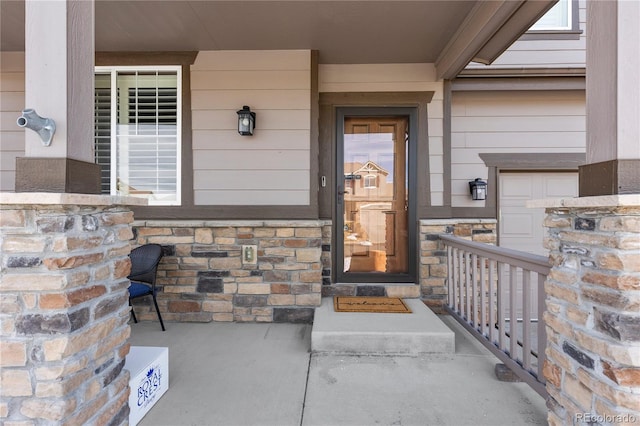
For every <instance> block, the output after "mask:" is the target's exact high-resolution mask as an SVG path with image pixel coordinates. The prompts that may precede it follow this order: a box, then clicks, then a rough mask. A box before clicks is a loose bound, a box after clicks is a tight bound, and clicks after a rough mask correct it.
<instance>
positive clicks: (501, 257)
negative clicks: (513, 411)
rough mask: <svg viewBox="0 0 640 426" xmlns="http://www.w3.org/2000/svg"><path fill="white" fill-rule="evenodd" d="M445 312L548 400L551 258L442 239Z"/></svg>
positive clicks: (466, 241) (454, 238) (448, 238)
mask: <svg viewBox="0 0 640 426" xmlns="http://www.w3.org/2000/svg"><path fill="white" fill-rule="evenodd" d="M440 239H441V240H442V241H443V242H444V245H445V247H446V250H447V262H448V269H449V275H448V300H447V302H448V303H447V311H448V312H449V313H450V314H451V315H453V316H454V317H455V318H456V319H457V320H458V321H459V322H460V323H461V324H462V325H464V326H465V327H466V328H467V330H469V331H470V332H471V333H472V334H473V335H474V336H475V337H476V338H477V339H479V340H480V341H481V342H482V343H483V344H484V345H485V347H487V348H488V349H489V350H490V351H491V352H493V354H494V355H496V356H497V357H498V358H499V359H500V360H501V361H502V362H503V363H504V364H505V365H506V366H507V367H509V368H510V369H511V370H512V371H513V372H514V373H515V374H516V375H518V377H519V378H520V379H522V380H523V381H525V382H527V383H528V384H529V385H530V386H531V387H532V388H533V389H534V390H536V392H538V393H539V394H540V395H542V396H543V397H546V396H547V394H546V389H545V385H544V383H545V381H544V375H543V374H542V368H543V365H544V351H545V345H546V334H545V328H544V322H543V320H542V315H543V312H544V305H545V304H544V297H545V296H544V281H545V279H546V277H547V275H548V273H549V270H550V265H549V261H548V259H547V258H545V257H542V256H537V255H533V254H530V253H525V252H520V251H516V250H510V249H505V248H501V247H496V246H492V245H489V244H483V243H475V242H472V241H468V240H464V239H462V238H457V237H452V236H448V235H441V236H440Z"/></svg>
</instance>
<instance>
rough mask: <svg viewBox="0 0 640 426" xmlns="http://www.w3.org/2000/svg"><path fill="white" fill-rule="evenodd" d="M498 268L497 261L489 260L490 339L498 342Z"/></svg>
mask: <svg viewBox="0 0 640 426" xmlns="http://www.w3.org/2000/svg"><path fill="white" fill-rule="evenodd" d="M496 268H497V265H496V261H495V260H491V261H489V324H488V326H489V340H491V343H496V322H497V321H496V320H497V319H498V318H497V315H496V294H495V293H496V282H495V279H496V276H495V269H496Z"/></svg>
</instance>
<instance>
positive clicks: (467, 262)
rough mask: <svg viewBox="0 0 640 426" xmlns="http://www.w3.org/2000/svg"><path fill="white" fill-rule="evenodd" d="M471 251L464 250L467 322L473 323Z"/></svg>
mask: <svg viewBox="0 0 640 426" xmlns="http://www.w3.org/2000/svg"><path fill="white" fill-rule="evenodd" d="M470 263H471V262H470V260H469V252H468V251H465V252H464V295H465V297H464V306H465V308H466V313H467V322H468V323H470V324H471V294H470V293H471V271H470V269H471V268H470V266H471V265H470Z"/></svg>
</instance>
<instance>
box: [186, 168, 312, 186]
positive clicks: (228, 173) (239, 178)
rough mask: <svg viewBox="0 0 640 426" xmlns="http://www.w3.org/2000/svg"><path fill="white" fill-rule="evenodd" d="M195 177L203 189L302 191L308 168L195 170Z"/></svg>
mask: <svg viewBox="0 0 640 426" xmlns="http://www.w3.org/2000/svg"><path fill="white" fill-rule="evenodd" d="M194 177H195V179H198V180H199V181H201V182H202V189H203V190H217V191H224V190H227V191H228V190H242V191H251V190H262V191H281V190H294V191H304V190H306V189H307V187H308V184H307V182H308V181H309V171H308V170H279V169H278V170H253V171H252V172H251V173H247V172H246V171H244V170H196V171H195V175H194Z"/></svg>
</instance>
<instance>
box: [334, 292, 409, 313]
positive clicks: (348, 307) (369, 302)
mask: <svg viewBox="0 0 640 426" xmlns="http://www.w3.org/2000/svg"><path fill="white" fill-rule="evenodd" d="M333 308H334V310H335V311H336V312H375V313H386V314H390V313H392V314H410V313H411V309H409V307H408V306H407V305H406V304H405V303H404V302H403V301H402V299H401V298H399V297H378V296H335V297H334V298H333Z"/></svg>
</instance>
